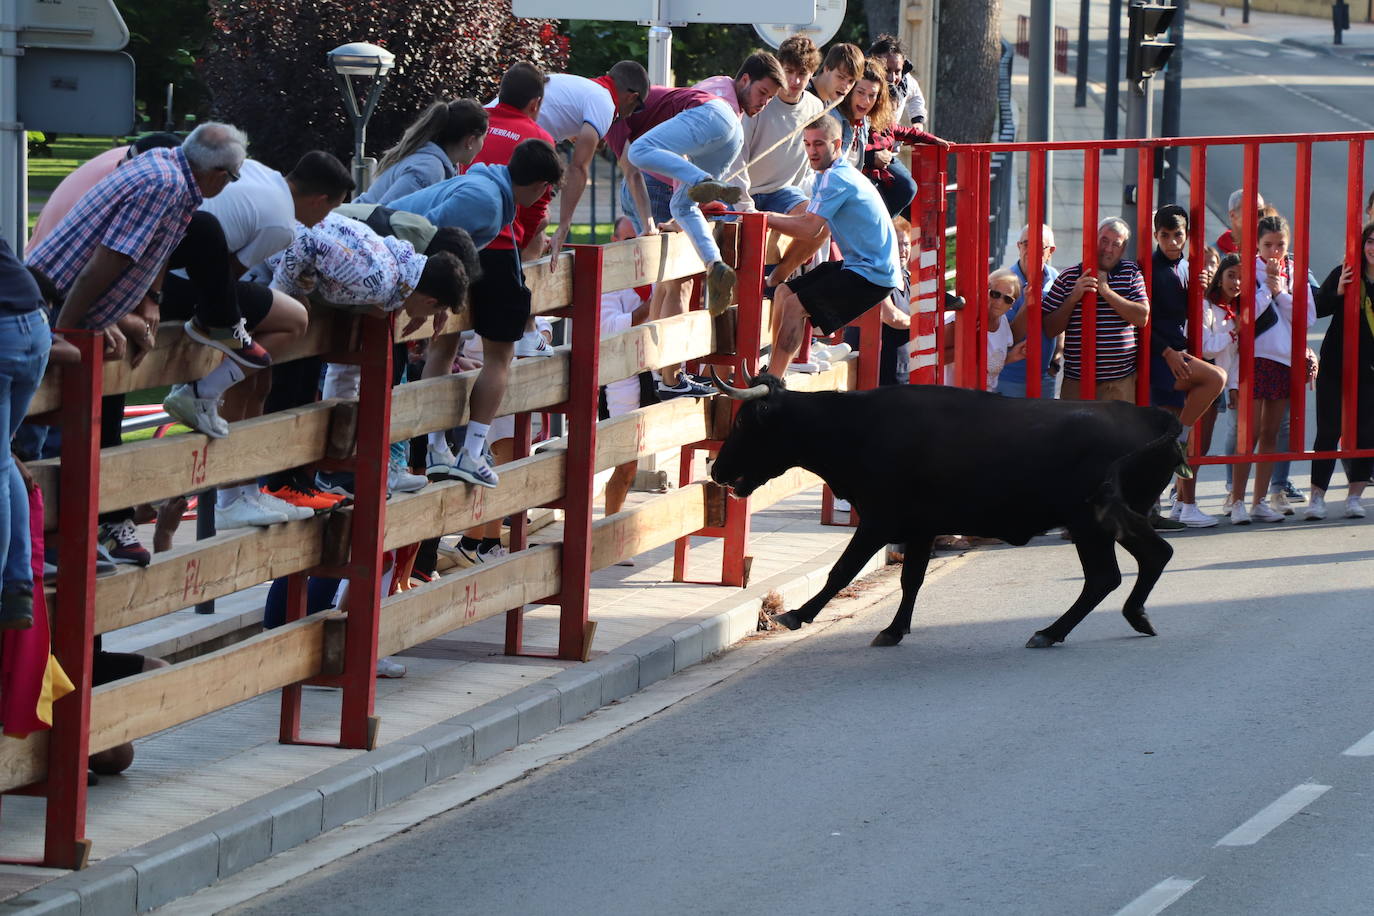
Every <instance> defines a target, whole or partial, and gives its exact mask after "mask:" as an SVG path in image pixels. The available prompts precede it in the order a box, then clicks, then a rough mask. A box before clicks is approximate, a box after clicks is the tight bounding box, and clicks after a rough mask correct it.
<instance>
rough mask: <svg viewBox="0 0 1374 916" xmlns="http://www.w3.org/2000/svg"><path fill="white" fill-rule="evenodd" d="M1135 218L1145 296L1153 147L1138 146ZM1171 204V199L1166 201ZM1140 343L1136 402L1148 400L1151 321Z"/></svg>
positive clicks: (1149, 276) (1149, 285)
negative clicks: (1139, 147)
mask: <svg viewBox="0 0 1374 916" xmlns="http://www.w3.org/2000/svg"><path fill="white" fill-rule="evenodd" d="M1136 162H1137V163H1138V169H1137V172H1136V220H1135V226H1133V227H1132V229H1131V231H1132V232H1134V233H1135V235H1136V243H1135V252H1136V262H1137V263H1138V264H1139V265H1140V272H1141V274H1142V275H1143V277H1144V279H1145V296H1146V298H1147V299H1148V298H1149V296H1150V292H1151V290H1152V289H1153V287H1154V276H1153V275H1154V213H1155V195H1154V190H1155V148H1154V147H1153V146H1145V147H1141V149H1140V153H1139V156H1138V157H1137V158H1136ZM1165 202H1166V203H1173V202H1174V201H1171V200H1170V201H1165ZM1136 336H1137V337H1138V338H1139V345H1138V346H1137V347H1136V376H1135V402H1136V403H1137V404H1147V405H1148V404H1149V403H1150V322H1149V321H1146V322H1145V326H1144V327H1142V328H1139V329H1138V330H1137V332H1136Z"/></svg>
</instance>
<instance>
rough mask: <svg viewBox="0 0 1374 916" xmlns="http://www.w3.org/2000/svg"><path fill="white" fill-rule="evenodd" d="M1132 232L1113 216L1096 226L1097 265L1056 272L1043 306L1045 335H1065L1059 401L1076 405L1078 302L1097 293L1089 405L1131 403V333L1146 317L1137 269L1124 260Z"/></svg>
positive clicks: (1079, 358) (1080, 362)
mask: <svg viewBox="0 0 1374 916" xmlns="http://www.w3.org/2000/svg"><path fill="white" fill-rule="evenodd" d="M1130 237H1131V227H1130V226H1128V225H1126V221H1125V220H1123V219H1121V218H1120V217H1116V216H1109V217H1107V218H1106V219H1104V220H1102V222H1100V223H1098V225H1097V263H1096V264H1094V265H1092V266H1091V267H1085V265H1084V264H1082V263H1078V264H1075V265H1074V266H1072V267H1070V268H1068V269H1067V270H1065V271H1064V272H1063V273H1061V274H1060V275H1059V276H1058V277H1057V278H1056V279H1055V281H1054V285H1053V286H1052V287H1050V291H1049V293H1047V294H1046V295H1045V301H1044V303H1043V305H1042V308H1043V309H1044V321H1043V322H1042V324H1041V328H1042V329H1043V330H1044V332H1045V333H1046V334H1050V335H1057V334H1063V335H1064V386H1063V389H1062V390H1061V392H1060V397H1062V398H1063V399H1064V400H1066V401H1076V400H1080V399H1081V397H1082V395H1081V390H1082V381H1081V377H1082V375H1081V374H1082V372H1083V310H1082V309H1080V308H1079V307H1078V306H1079V303H1080V302H1082V301H1083V297H1084V296H1085V295H1087V294H1088V293H1089V292H1093V293H1096V294H1097V306H1096V308H1097V312H1096V317H1097V331H1096V340H1094V341H1093V343H1094V344H1095V346H1096V356H1097V366H1096V382H1097V390H1096V393H1095V395H1094V400H1098V401H1126V402H1127V403H1130V404H1134V403H1135V360H1136V347H1137V338H1136V328H1139V327H1143V326H1144V324H1145V322H1146V320H1148V318H1149V316H1150V301H1149V299H1148V298H1147V297H1146V295H1145V277H1144V275H1143V274H1142V273H1141V272H1140V265H1139V264H1137V263H1136V262H1135V261H1131V260H1127V259H1125V258H1123V257H1122V256H1121V255H1122V252H1123V251H1125V248H1126V242H1127V241H1128V240H1129V239H1130Z"/></svg>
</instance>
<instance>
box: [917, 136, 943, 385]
mask: <svg viewBox="0 0 1374 916" xmlns="http://www.w3.org/2000/svg"><path fill="white" fill-rule="evenodd" d="M918 154H919V166H918V168H919V173H918V176H917V179H916V181H917V185H916V187H917V192H916V204H915V206H916V210H915V211H913V214H912V215H914V216H917V219H918V220H919V226H920V232H919V234H918V236H917V252H916V276H915V278H914V280H915V282H914V283H913V284H912V285H913V287H914V293H915V295H913V296H912V297H911V298H912V308H911V341H912V343H911V347H912V348H913V350H912V353H911V359H910V362H909V366H910V381H911V383H912V384H913V385H935V384H938V383H939V382H940V377H939V371H940V352H939V351H940V338H941V337H942V336H943V335H942V334H941V333H940V331H941V330H942V328H941V326H942V324H943V322H942V320H941V310H942V309H943V308H944V298H945V297H944V292H945V226H946V214H945V170H944V168H943V165H944V161H943V160H944V154H943V153H942V152H940V151H939V148H938V147H933V148H932V147H928V146H922V147H918ZM913 164H915V163H913Z"/></svg>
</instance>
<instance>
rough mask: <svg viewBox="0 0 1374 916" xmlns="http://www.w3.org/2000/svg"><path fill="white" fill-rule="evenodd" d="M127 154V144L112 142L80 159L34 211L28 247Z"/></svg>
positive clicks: (52, 228)
mask: <svg viewBox="0 0 1374 916" xmlns="http://www.w3.org/2000/svg"><path fill="white" fill-rule="evenodd" d="M128 154H129V147H127V146H116V147H115V148H114V149H109V150H106V151H105V152H103V153H101V154H100V155H99V156H96V157H95V158H94V159H89V160H87V161H86V162H83V163H81V165H79V166H77V167H76V171H74V172H72V173H71V174H70V175H68V176H67V177H66V178H63V179H62V181H61V183H60V184H58V186H57V187H56V189H54V190H53V192H52V196H50V197H49V198H48V202H47V203H46V204H44V205H43V210H42V212H41V213H39V214H38V222H37V223H35V224H34V227H33V233H32V234H31V235H30V236H29V245H28V247H30V248H32V247H33V246H34V245H37V244H38V243H39V242H41V241H42V240H43V239H44V238H45V237H46V236H47V235H48V234H49V233H50V232H52V231H53V230H54V229H56V228H57V224H58V223H60V222H62V217H64V216H66V215H67V214H68V213H70V212H71V210H72V208H73V207H75V206H76V202H77V201H78V200H80V199H81V197H82V195H84V194H85V193H86V192H87V191H89V190H90V189H91V188H93V187H95V186H96V185H97V184H99V183H100V180H101V179H102V178H104V177H105V176H106V175H108V174H110V173H111V172H113V171H114V170H115V169H117V168H119V164H120V163H121V162H123V161H124V157H125V156H127V155H128Z"/></svg>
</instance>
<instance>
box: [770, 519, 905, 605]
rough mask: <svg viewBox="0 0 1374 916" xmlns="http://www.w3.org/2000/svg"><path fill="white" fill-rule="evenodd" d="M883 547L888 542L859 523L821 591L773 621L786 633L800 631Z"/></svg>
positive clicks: (874, 531) (861, 522)
mask: <svg viewBox="0 0 1374 916" xmlns="http://www.w3.org/2000/svg"><path fill="white" fill-rule="evenodd" d="M886 544H887V538H885V537H883V536H882V535H881V534H879V533H878V532H877V531H876V530H874V529H873V528H866V527H865V526H864V523H863V521H862V520H860V521H859V527H858V528H856V529H855V530H854V536H853V537H852V538H850V539H849V544H848V545H847V546H846V547H845V548H844V553H842V554H840V558H839V559H838V560H836V561H835V565H834V566H832V567H831V568H830V575H829V576H827V577H826V580H825V585H824V586H823V587H822V588H821V590H820V591H819V592H817V593H816V594H815V595H814V596H813V597H812V598H811V599H810V600H809V601H807V602H806V603H805V604H803V605H802V606H801V607H799V608H797V609H796V610H794V611H788V612H786V613H785V614H778V615H776V616H774V617H773V619H774V620H775V621H777V622H778V623H780V624H782V625H783V626H785V627H787V629H789V630H799V629H801V625H802V624H804V623H810V622H811V621H813V620H815V619H816V615H817V614H819V613H820V612H821V608H823V607H825V606H826V604H827V603H828V602H829V601H830V599H831V598H834V597H835V596H836V595H837V594H839V591H840V589H842V588H844V587H845V586H846V585H848V584H849V583H850V582H853V581H854V577H855V576H857V575H858V574H859V570H860V569H862V568H863V565H864V564H865V563H867V562H868V560H869V558H870V557H872V556H873V555H874V554H875V553H877V552H878V549H879V548H880V547H883V546H884V545H886Z"/></svg>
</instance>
